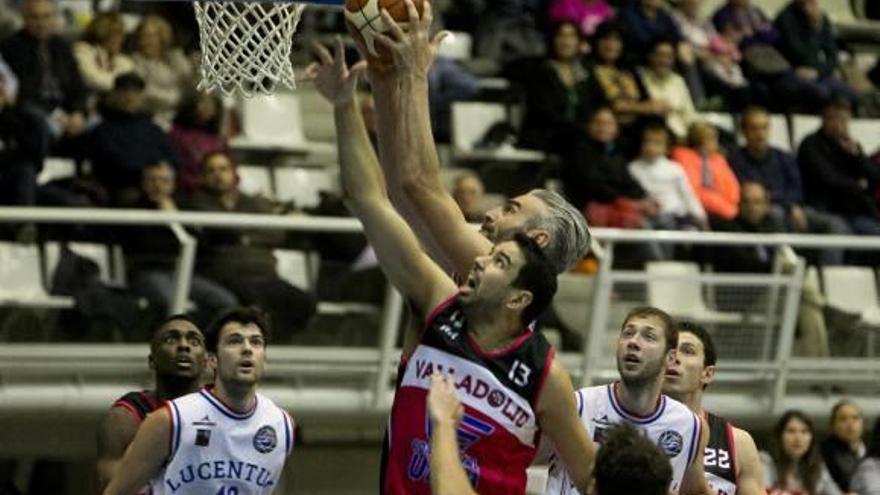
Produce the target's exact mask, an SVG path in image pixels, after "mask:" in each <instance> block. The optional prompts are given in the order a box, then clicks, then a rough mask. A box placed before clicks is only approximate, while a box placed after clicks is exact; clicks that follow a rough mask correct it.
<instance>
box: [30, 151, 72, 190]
mask: <svg viewBox="0 0 880 495" xmlns="http://www.w3.org/2000/svg"><path fill="white" fill-rule="evenodd" d="M75 176H76V162H74V161H73V160H72V159H70V158H61V157H57V156H50V157H48V158H46V159H45V160H43V170H41V171H40V175H38V176H37V184H38V185H41V186H42V185H44V184H47V183H49V182H52V181H53V180H59V179H68V178H71V177H75Z"/></svg>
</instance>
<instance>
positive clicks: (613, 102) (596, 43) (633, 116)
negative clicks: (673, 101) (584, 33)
mask: <svg viewBox="0 0 880 495" xmlns="http://www.w3.org/2000/svg"><path fill="white" fill-rule="evenodd" d="M621 36H622V35H621V31H620V25H619V24H618V23H617V22H615V21H608V22H605V23H602V24H601V25H600V26H599V27H598V28H596V35H595V36H594V38H593V57H592V67H591V69H590V76H591V79H592V80H593V81H594V83H595V84H596V86H597V87H598V92H599V93H600V94H601V99H604V100H605V101H606V102H607V103H608V104H609V105H610V106H611V108H612V109H613V110H614V113H615V114H617V118H618V121H619V122H620V125H621V126H622V127H624V128H629V127H632V126H633V124H635V123H636V121H637V120H638V119H639V118H642V117H654V116H662V115H665V114H666V112H667V110H668V106H667V105H666V103H665V102H663V101H660V100H655V99H648V97H647V94H646V93H645V90H644V88H643V87H642V86H641V84H640V82H639V80H638V78H637V77H636V76H635V75H634V74H633V73H632V72H631V71H629V70H628V69H626V68H625V66H624V64H623V38H622V37H621Z"/></svg>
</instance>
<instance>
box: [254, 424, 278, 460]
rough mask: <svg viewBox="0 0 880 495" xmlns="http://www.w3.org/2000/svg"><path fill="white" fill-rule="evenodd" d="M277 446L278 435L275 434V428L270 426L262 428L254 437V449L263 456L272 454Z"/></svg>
mask: <svg viewBox="0 0 880 495" xmlns="http://www.w3.org/2000/svg"><path fill="white" fill-rule="evenodd" d="M277 445H278V435H276V434H275V428H272V427H271V426H269V425H266V426H262V427H260V429H259V430H257V434H256V435H254V448H255V449H257V452H259V453H261V454H268V453H269V452H272V451H273V450H275V446H277Z"/></svg>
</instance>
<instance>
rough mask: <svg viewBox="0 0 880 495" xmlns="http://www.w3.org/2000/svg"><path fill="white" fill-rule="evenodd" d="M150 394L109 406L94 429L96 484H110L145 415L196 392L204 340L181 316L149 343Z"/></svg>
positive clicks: (132, 394)
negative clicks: (95, 434)
mask: <svg viewBox="0 0 880 495" xmlns="http://www.w3.org/2000/svg"><path fill="white" fill-rule="evenodd" d="M148 362H149V366H150V368H151V369H152V370H153V372H154V373H155V383H156V387H155V389H153V390H137V391H132V392H129V393H127V394H125V395H123V396H122V397H120V398H119V399H117V400H116V402H114V403H113V405H112V406H110V410H109V411H108V412H107V414H106V415H105V416H104V419H103V421H102V422H101V426H100V427H99V429H98V482H99V484H100V489H101V490H102V491H103V490H104V487H106V486H107V484H108V483H109V482H110V479H111V478H112V477H113V473H114V470H115V469H116V465H117V463H118V462H119V461H120V460H121V459H122V455H123V454H125V449H126V448H128V444H130V443H131V441H132V439H133V438H134V435H135V433H137V429H138V427H139V426H140V424H141V422H142V421H143V420H144V418H146V417H147V415H148V414H150V413H151V412H153V411H155V410H156V409H158V408H159V407H161V405H162V403H163V401H166V400H172V399H176V398H178V397H180V396H183V395H186V394H189V393H192V392H197V391H198V389H199V386H200V385H201V377H202V372H203V371H204V370H205V363H206V358H205V337H204V335H202V331H201V330H199V327H198V326H197V325H196V324H195V323H194V322H193V321H192V320H190V319H189V317H187V316H185V315H174V316H171V317H169V318H167V319H166V320H165V321H163V322H162V323H160V324H159V326H157V327H156V330H155V331H154V332H153V335H152V338H151V340H150V355H149V357H148Z"/></svg>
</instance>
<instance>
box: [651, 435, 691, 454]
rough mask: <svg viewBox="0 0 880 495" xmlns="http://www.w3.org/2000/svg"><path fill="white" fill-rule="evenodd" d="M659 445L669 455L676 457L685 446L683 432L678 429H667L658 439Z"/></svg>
mask: <svg viewBox="0 0 880 495" xmlns="http://www.w3.org/2000/svg"><path fill="white" fill-rule="evenodd" d="M657 446H658V447H660V450H662V451H663V452H665V453H666V455H668V456H669V457H675V456H677V455H678V454H680V453H681V449H683V448H684V439H682V438H681V434H680V433H678V432H677V431H672V430H666V431H664V432H663V434H662V435H660V438H658V439H657Z"/></svg>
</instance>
